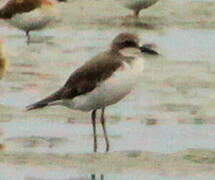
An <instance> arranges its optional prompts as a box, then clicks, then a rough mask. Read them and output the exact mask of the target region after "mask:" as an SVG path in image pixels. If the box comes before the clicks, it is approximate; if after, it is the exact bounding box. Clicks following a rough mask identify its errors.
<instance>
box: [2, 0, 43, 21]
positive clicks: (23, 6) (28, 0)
mask: <svg viewBox="0 0 215 180" xmlns="http://www.w3.org/2000/svg"><path fill="white" fill-rule="evenodd" d="M41 4H42V0H9V1H8V2H7V3H6V4H5V5H4V6H3V7H2V8H1V9H0V18H5V19H10V18H11V17H13V16H14V15H15V14H19V13H25V12H29V11H32V10H34V9H36V8H38V7H40V6H41Z"/></svg>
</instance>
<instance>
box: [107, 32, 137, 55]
mask: <svg viewBox="0 0 215 180" xmlns="http://www.w3.org/2000/svg"><path fill="white" fill-rule="evenodd" d="M138 44H139V39H138V37H137V36H136V35H134V34H130V33H121V34H119V35H118V36H117V37H116V38H115V39H114V40H113V41H112V44H111V49H112V50H113V51H118V50H120V49H123V48H126V47H139V45H138Z"/></svg>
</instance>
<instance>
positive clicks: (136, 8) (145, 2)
mask: <svg viewBox="0 0 215 180" xmlns="http://www.w3.org/2000/svg"><path fill="white" fill-rule="evenodd" d="M118 1H119V2H120V3H121V4H122V5H123V6H124V7H126V8H128V9H131V10H133V12H134V16H135V17H139V13H140V11H141V10H142V9H146V8H148V7H150V6H152V5H154V4H155V3H156V2H158V1H159V0H118Z"/></svg>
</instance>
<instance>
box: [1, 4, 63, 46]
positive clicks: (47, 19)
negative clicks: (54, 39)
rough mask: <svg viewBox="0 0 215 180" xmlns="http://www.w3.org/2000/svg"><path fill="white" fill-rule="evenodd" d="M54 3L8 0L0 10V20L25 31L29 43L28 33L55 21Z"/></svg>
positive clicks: (56, 13)
mask: <svg viewBox="0 0 215 180" xmlns="http://www.w3.org/2000/svg"><path fill="white" fill-rule="evenodd" d="M56 3H57V1H51V0H8V1H6V3H5V4H3V5H2V7H1V8H0V19H3V20H5V21H6V22H8V23H9V24H11V25H12V26H14V27H16V28H18V29H20V30H22V31H25V34H26V36H27V43H29V42H30V31H35V30H41V29H43V28H45V27H47V26H48V25H50V24H51V23H53V22H55V21H56V20H57V17H58V15H59V11H58V8H57V7H56Z"/></svg>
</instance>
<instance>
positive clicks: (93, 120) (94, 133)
mask: <svg viewBox="0 0 215 180" xmlns="http://www.w3.org/2000/svg"><path fill="white" fill-rule="evenodd" d="M91 116H92V125H93V141H94V146H93V151H94V152H97V137H96V110H93V112H92V115H91Z"/></svg>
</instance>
